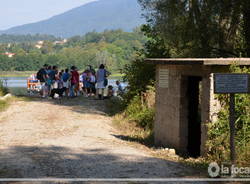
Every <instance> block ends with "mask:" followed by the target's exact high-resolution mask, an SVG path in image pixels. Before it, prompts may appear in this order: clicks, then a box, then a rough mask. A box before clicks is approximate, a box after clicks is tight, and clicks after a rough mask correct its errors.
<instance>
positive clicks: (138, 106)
mask: <svg viewBox="0 0 250 184" xmlns="http://www.w3.org/2000/svg"><path fill="white" fill-rule="evenodd" d="M125 115H126V117H127V118H128V119H129V120H131V121H134V122H136V124H137V125H138V126H139V127H142V128H145V129H148V130H152V129H153V122H154V116H155V109H154V108H153V107H148V106H147V105H146V104H144V102H143V101H142V99H141V97H140V96H138V95H137V96H134V98H133V99H132V100H131V101H130V103H129V105H128V106H127V108H126V110H125Z"/></svg>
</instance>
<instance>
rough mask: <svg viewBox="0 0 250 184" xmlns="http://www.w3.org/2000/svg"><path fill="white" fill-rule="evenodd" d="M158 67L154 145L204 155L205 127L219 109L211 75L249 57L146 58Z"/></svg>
mask: <svg viewBox="0 0 250 184" xmlns="http://www.w3.org/2000/svg"><path fill="white" fill-rule="evenodd" d="M146 61H147V62H150V63H154V64H156V65H157V67H156V68H157V69H156V70H157V71H156V81H157V84H156V117H155V124H154V134H155V143H156V145H159V146H164V147H168V148H174V149H176V151H177V153H179V154H185V155H189V156H193V157H197V156H200V155H203V154H204V153H205V152H206V149H205V148H206V147H205V143H206V140H207V124H208V123H212V122H214V121H215V120H216V115H217V112H218V110H219V108H220V105H219V103H218V101H217V100H216V99H215V94H214V81H213V74H214V73H222V72H223V73H224V72H228V69H229V66H230V65H231V64H233V63H237V64H239V65H250V58H210V59H204V58H200V59H199V58H196V59H191V58H179V59H171V58H169V59H147V60H146Z"/></svg>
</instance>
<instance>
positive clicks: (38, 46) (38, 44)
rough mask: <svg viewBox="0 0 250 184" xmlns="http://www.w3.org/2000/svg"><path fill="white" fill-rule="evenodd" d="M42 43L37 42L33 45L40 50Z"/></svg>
mask: <svg viewBox="0 0 250 184" xmlns="http://www.w3.org/2000/svg"><path fill="white" fill-rule="evenodd" d="M43 43H44V41H38V42H37V44H36V45H35V47H36V48H38V49H41V48H42V47H43Z"/></svg>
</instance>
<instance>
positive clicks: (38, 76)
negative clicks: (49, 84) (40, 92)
mask: <svg viewBox="0 0 250 184" xmlns="http://www.w3.org/2000/svg"><path fill="white" fill-rule="evenodd" d="M36 78H37V79H38V80H39V81H44V79H43V72H42V69H40V70H39V71H38V72H37V74H36Z"/></svg>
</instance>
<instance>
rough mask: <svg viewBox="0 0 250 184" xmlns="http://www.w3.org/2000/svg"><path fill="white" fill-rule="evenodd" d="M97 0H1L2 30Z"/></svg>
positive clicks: (0, 24)
mask: <svg viewBox="0 0 250 184" xmlns="http://www.w3.org/2000/svg"><path fill="white" fill-rule="evenodd" d="M91 1H95V0H0V30H5V29H8V28H11V27H14V26H18V25H23V24H27V23H33V22H37V21H40V20H44V19H48V18H50V17H52V16H54V15H58V14H60V13H63V12H65V11H67V10H70V9H72V8H75V7H78V6H81V5H83V4H86V3H88V2H91Z"/></svg>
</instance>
